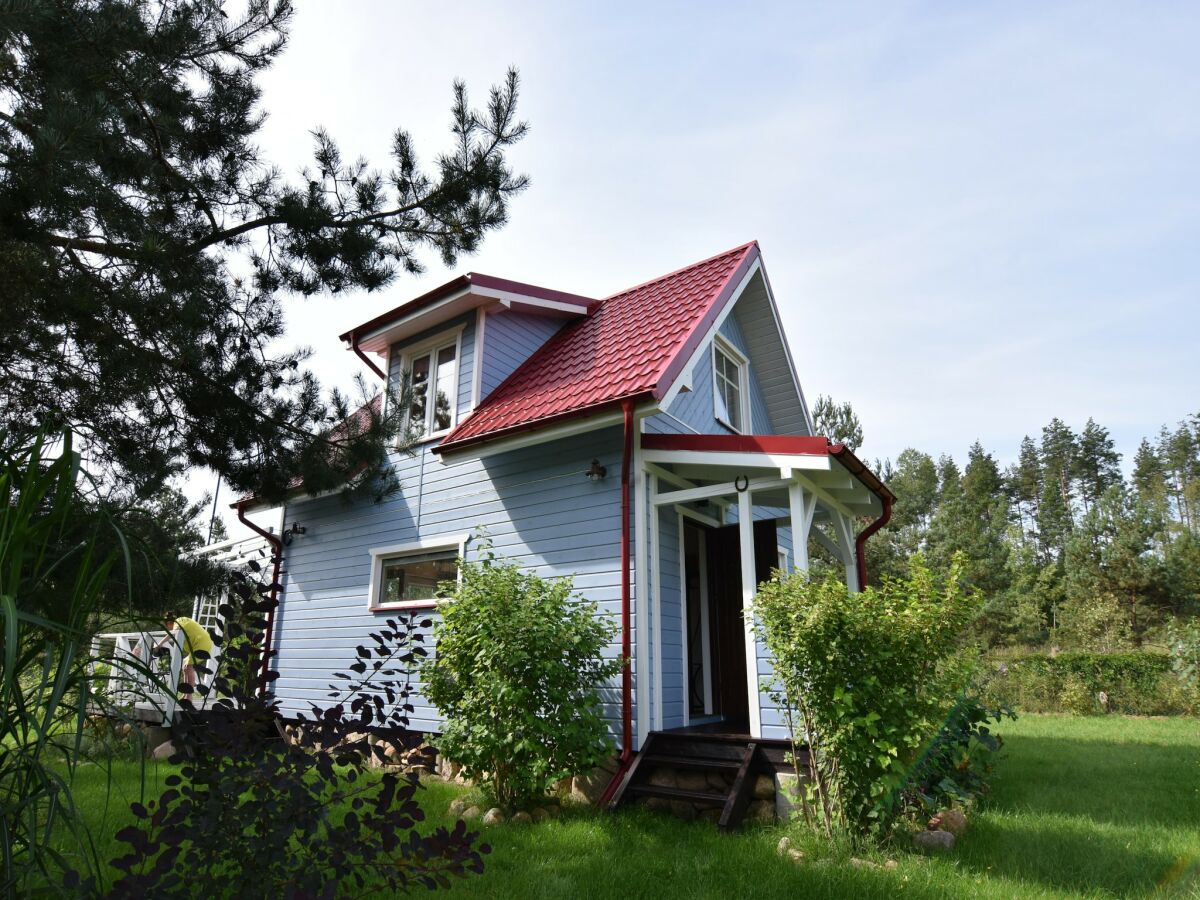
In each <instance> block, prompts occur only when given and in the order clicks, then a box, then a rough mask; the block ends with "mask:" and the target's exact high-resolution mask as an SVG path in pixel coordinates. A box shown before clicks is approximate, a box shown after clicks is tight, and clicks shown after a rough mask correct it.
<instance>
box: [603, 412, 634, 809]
mask: <svg viewBox="0 0 1200 900" xmlns="http://www.w3.org/2000/svg"><path fill="white" fill-rule="evenodd" d="M621 409H622V411H623V412H624V413H625V447H624V451H623V453H622V456H621V656H622V657H623V658H624V660H625V666H624V667H623V668H622V670H621V725H622V734H621V757H620V759H619V760H618V762H617V771H616V772H615V773H614V774H613V777H612V780H611V781H610V782H609V783H608V787H606V788H605V789H604V793H603V794H601V795H600V803H599V805H600V806H601V807H604V806H607V805H608V802H609V801H610V800H612V798H613V794H615V793H616V792H617V788H618V787H620V785H621V781H622V779H624V777H625V773H626V772H627V771H629V764H630V763H631V762H633V668H632V666H633V647H632V644H631V642H630V638H629V619H630V597H631V595H632V589H631V585H630V580H629V556H630V554H629V539H630V528H629V505H630V504H629V480H630V475H631V473H632V470H633V430H634V428H633V426H634V421H633V400H631V399H630V400H625V401H623V402H622V403H621Z"/></svg>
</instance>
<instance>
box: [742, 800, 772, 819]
mask: <svg viewBox="0 0 1200 900" xmlns="http://www.w3.org/2000/svg"><path fill="white" fill-rule="evenodd" d="M746 818H747V819H749V820H750V821H751V822H774V821H775V804H774V803H772V802H771V801H770V800H755V801H753V802H752V803H751V804H750V805H749V806H748V807H747V808H746Z"/></svg>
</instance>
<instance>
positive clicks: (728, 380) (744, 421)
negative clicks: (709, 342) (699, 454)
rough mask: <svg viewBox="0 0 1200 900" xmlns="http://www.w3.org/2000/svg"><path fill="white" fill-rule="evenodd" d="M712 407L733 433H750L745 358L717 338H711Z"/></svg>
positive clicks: (731, 346) (747, 373)
mask: <svg viewBox="0 0 1200 900" xmlns="http://www.w3.org/2000/svg"><path fill="white" fill-rule="evenodd" d="M713 406H714V410H713V412H714V415H716V417H717V421H719V422H721V424H723V425H725V426H726V427H727V428H729V429H730V430H732V431H736V432H738V433H739V434H745V433H747V432H748V431H749V430H750V376H749V368H748V366H747V364H746V357H744V356H742V354H740V353H739V352H738V351H737V349H736V348H735V347H734V346H733V345H732V344H730V343H729V342H728V341H726V340H725V339H724V338H721V337H720V336H718V337H716V338H714V339H713Z"/></svg>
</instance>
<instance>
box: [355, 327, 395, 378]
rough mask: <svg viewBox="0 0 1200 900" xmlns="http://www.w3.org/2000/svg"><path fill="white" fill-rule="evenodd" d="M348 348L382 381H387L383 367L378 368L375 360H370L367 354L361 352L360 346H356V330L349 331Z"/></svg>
mask: <svg viewBox="0 0 1200 900" xmlns="http://www.w3.org/2000/svg"><path fill="white" fill-rule="evenodd" d="M350 349H351V350H353V351H354V352H355V353H356V354H357V355H358V358H359V359H361V360H362V361H363V362H365V363H366V364H367V366H368V367H370V369H371V371H372V372H374V373H375V374H376V375H378V376H379V377H380V378H382V379H383V380H384V381H387V375H385V374H384V373H383V369H381V368H379V366H377V365H375V361H374V360H372V359H371V357H369V356H367V354H365V353H363V352H362V348H361V347H359V346H358V332H357V331H352V332H350Z"/></svg>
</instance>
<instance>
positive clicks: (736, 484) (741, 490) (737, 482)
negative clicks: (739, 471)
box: [733, 475, 750, 494]
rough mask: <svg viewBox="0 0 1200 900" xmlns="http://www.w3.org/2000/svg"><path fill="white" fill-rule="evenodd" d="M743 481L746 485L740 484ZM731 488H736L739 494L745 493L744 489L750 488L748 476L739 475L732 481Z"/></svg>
mask: <svg viewBox="0 0 1200 900" xmlns="http://www.w3.org/2000/svg"><path fill="white" fill-rule="evenodd" d="M743 481H744V482H746V483H745V484H742V482H743ZM733 486H734V487H735V488H737V492H738V493H739V494H742V493H745V491H746V489H747V488H749V487H750V476H749V475H739V476H738V477H737V478H735V479H733Z"/></svg>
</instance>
